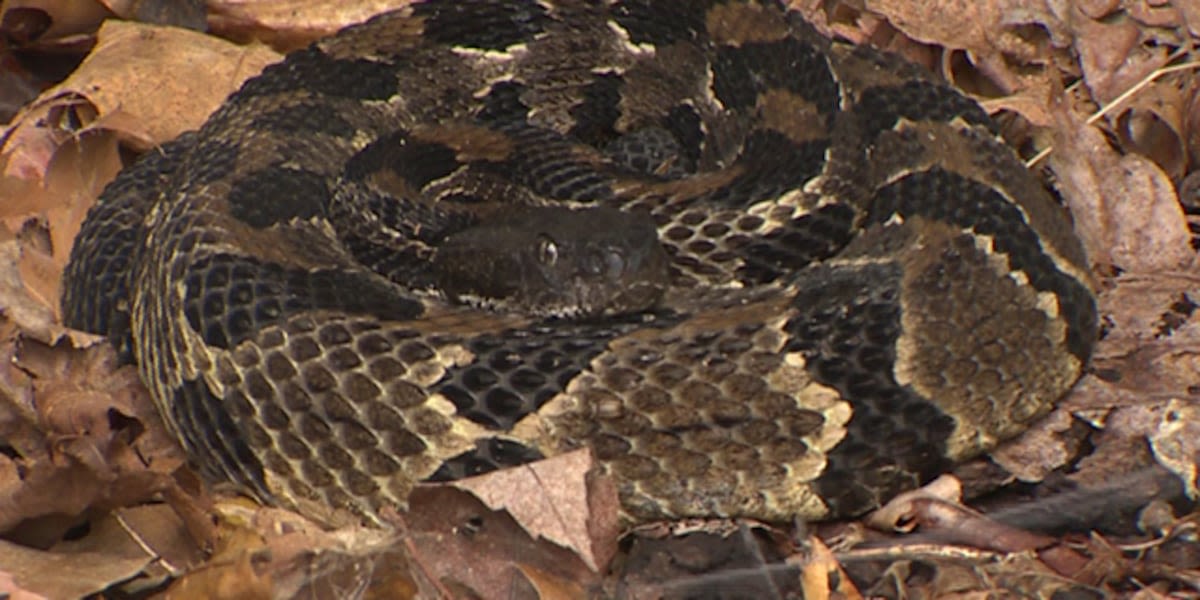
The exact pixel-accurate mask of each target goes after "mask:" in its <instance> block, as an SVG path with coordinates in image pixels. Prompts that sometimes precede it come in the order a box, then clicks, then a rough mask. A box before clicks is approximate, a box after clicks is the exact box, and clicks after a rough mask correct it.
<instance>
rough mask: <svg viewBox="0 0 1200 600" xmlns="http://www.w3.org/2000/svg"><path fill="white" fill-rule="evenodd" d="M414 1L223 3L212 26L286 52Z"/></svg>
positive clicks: (212, 12) (212, 6)
mask: <svg viewBox="0 0 1200 600" xmlns="http://www.w3.org/2000/svg"><path fill="white" fill-rule="evenodd" d="M409 4H412V0H354V1H353V2H346V1H345V0H317V1H315V2H314V1H313V0H219V1H216V2H213V1H210V2H208V9H209V21H208V22H209V27H210V28H211V29H212V31H213V32H214V33H217V34H219V35H221V36H224V37H228V38H230V39H237V40H251V39H253V40H259V41H261V42H264V43H267V44H270V45H271V46H272V47H273V48H276V49H278V50H280V51H283V52H286V51H288V50H295V49H298V48H300V47H302V46H304V45H306V44H308V43H309V42H311V41H313V40H315V39H317V38H320V37H323V36H326V35H329V34H331V33H333V32H335V31H337V30H339V29H341V28H343V27H345V26H347V25H351V24H354V23H359V22H361V21H365V20H367V18H369V17H371V16H372V15H377V14H379V13H381V12H383V11H386V10H390V9H394V8H400V7H403V6H407V5H409Z"/></svg>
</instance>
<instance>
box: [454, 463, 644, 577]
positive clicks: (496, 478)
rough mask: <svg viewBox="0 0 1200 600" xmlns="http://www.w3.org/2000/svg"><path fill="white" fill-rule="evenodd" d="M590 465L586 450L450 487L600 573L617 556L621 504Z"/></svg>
mask: <svg viewBox="0 0 1200 600" xmlns="http://www.w3.org/2000/svg"><path fill="white" fill-rule="evenodd" d="M592 465H593V463H592V455H591V452H590V451H588V450H586V449H584V450H577V451H575V452H569V453H566V454H562V455H559V456H554V457H551V458H548V459H546V460H540V461H537V462H534V463H530V464H527V465H522V466H520V467H515V468H511V469H504V470H501V471H495V472H492V473H487V474H485V475H481V476H479V477H471V478H469V479H463V480H460V481H456V482H452V483H450V484H449V485H451V486H453V487H457V488H460V489H463V490H466V491H469V492H471V493H472V494H474V495H475V496H476V497H478V498H479V499H480V500H482V501H483V503H484V504H486V505H487V506H488V507H489V508H493V509H496V510H504V511H507V512H508V514H510V515H512V516H513V518H514V519H516V521H517V522H518V523H520V524H521V526H522V527H524V528H525V530H526V531H528V532H529V533H530V535H532V536H534V537H543V538H545V539H547V540H550V541H552V542H554V543H556V544H559V545H560V546H563V547H564V548H570V549H572V550H574V551H575V552H576V553H577V554H579V556H580V558H582V559H583V561H584V562H585V563H587V565H588V566H589V567H591V568H592V569H593V570H594V571H597V572H600V571H602V570H603V569H604V567H605V565H607V564H608V561H609V560H610V559H611V558H612V556H613V554H614V553H615V551H616V547H615V540H616V537H617V533H618V532H619V531H620V523H619V517H618V512H617V511H618V507H619V500H618V499H617V491H616V487H615V486H614V485H613V484H612V482H611V481H609V480H608V479H606V478H600V477H595V476H593V474H592V472H591V469H592Z"/></svg>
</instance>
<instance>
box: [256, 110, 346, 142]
mask: <svg viewBox="0 0 1200 600" xmlns="http://www.w3.org/2000/svg"><path fill="white" fill-rule="evenodd" d="M251 128H253V129H261V130H264V131H272V132H277V133H282V134H285V135H294V134H296V133H298V132H304V133H305V134H310V133H312V134H323V135H329V136H333V137H336V138H342V139H349V138H351V137H354V132H355V129H354V126H353V125H351V124H350V122H349V121H347V120H346V119H343V118H342V117H340V116H338V114H337V112H336V111H335V110H334V109H333V107H330V106H326V105H324V104H320V103H304V104H293V105H290V106H284V107H281V108H278V109H276V110H272V111H267V112H264V113H262V114H260V115H258V116H256V117H254V120H253V121H252V122H251Z"/></svg>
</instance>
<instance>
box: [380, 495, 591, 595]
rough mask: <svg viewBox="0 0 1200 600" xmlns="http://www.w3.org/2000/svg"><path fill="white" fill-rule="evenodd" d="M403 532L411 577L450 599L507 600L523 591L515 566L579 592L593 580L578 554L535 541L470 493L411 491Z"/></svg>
mask: <svg viewBox="0 0 1200 600" xmlns="http://www.w3.org/2000/svg"><path fill="white" fill-rule="evenodd" d="M402 526H403V530H404V531H405V533H406V536H405V540H406V541H405V544H406V545H409V546H410V548H411V551H410V557H411V561H412V563H413V572H414V573H416V574H421V575H422V576H421V577H420V578H419V581H420V582H422V585H423V586H427V585H429V584H430V583H429V582H433V583H436V584H438V585H440V586H446V587H447V588H449V589H458V590H459V591H458V593H456V594H455V595H464V594H467V593H468V592H469V593H470V594H474V595H476V596H478V597H482V598H502V597H510V594H512V593H513V590H514V589H515V588H514V586H525V585H527V582H526V581H525V577H524V575H522V574H521V572H520V570H519V569H518V568H517V565H518V564H520V565H526V566H532V567H534V568H536V569H538V570H540V571H542V572H545V573H548V574H550V575H551V576H553V577H555V578H557V579H563V580H567V581H576V582H578V583H579V584H580V585H582V586H584V587H587V586H588V585H590V584H592V583H595V582H596V581H597V580H598V575H597V574H596V573H595V572H594V571H592V569H591V568H590V567H589V566H588V565H586V564H585V563H584V562H583V560H582V559H581V558H580V557H579V556H578V555H577V554H575V553H573V552H571V551H569V550H567V549H564V548H562V547H561V546H558V545H557V544H552V543H550V542H547V541H545V540H535V539H534V538H533V537H531V536H530V535H529V533H528V532H527V531H525V530H524V529H523V528H522V527H521V526H520V525H519V524H518V523H517V522H516V521H514V520H513V518H512V517H511V516H510V515H508V514H507V513H504V512H499V511H494V510H491V509H489V508H488V507H487V506H484V505H483V503H482V502H480V500H479V499H478V498H476V497H475V496H474V495H472V494H471V493H469V492H465V491H463V490H459V489H455V488H453V487H450V486H448V485H434V486H420V487H418V488H417V489H416V490H414V491H413V493H412V496H411V497H410V498H409V511H408V512H407V513H406V514H405V516H404V517H403V523H402ZM614 540H615V536H614ZM431 591H432V590H431ZM442 591H443V592H444V590H442Z"/></svg>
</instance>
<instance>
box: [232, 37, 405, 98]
mask: <svg viewBox="0 0 1200 600" xmlns="http://www.w3.org/2000/svg"><path fill="white" fill-rule="evenodd" d="M401 70H402V69H401V67H399V66H398V65H396V64H393V63H389V62H381V61H375V60H367V59H362V58H359V59H337V58H334V57H332V56H329V55H328V54H325V53H324V52H322V51H321V49H320V48H317V47H315V46H310V47H308V48H305V49H304V50H298V51H296V52H293V53H292V54H289V55H288V57H287V58H286V59H284V61H283V62H281V63H276V64H274V65H271V66H269V67H267V68H266V69H263V72H262V75H259V76H258V77H255V78H253V79H250V80H248V81H246V83H245V84H243V85H242V88H241V89H240V90H238V92H237V94H236V95H237V96H239V97H245V96H269V95H275V94H282V93H286V92H294V91H297V90H303V91H305V92H308V93H310V94H317V95H322V96H331V97H335V98H351V99H354V100H386V99H388V98H390V97H391V96H392V95H393V94H395V93H396V73H397V72H400V71H401Z"/></svg>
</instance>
